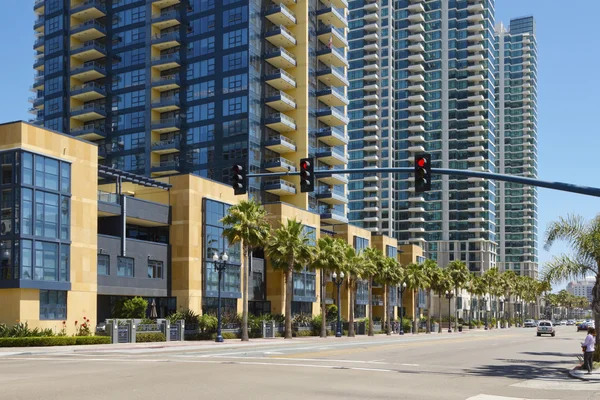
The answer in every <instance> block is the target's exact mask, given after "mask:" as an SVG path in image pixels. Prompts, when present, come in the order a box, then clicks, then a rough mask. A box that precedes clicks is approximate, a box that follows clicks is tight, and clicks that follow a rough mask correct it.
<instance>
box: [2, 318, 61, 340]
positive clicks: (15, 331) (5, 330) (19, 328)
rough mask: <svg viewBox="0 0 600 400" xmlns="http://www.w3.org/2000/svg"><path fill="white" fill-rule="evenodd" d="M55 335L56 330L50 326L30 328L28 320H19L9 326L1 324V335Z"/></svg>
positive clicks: (9, 336)
mask: <svg viewBox="0 0 600 400" xmlns="http://www.w3.org/2000/svg"><path fill="white" fill-rule="evenodd" d="M50 336H54V331H53V330H52V329H50V328H47V329H41V330H40V329H39V328H33V329H30V328H29V325H28V324H27V322H19V323H17V324H16V325H13V326H8V325H5V324H0V337H8V338H18V337H50Z"/></svg>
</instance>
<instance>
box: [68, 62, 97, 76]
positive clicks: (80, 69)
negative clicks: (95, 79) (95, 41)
mask: <svg viewBox="0 0 600 400" xmlns="http://www.w3.org/2000/svg"><path fill="white" fill-rule="evenodd" d="M91 69H97V70H98V71H99V72H100V73H101V74H103V75H106V69H105V67H104V65H103V64H100V63H99V62H97V61H88V62H85V63H83V65H78V66H75V67H73V68H71V74H72V75H74V74H79V73H81V72H83V71H87V70H91Z"/></svg>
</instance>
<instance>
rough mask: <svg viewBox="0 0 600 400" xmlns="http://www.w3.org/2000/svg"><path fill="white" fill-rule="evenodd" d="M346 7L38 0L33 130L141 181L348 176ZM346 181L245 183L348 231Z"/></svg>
mask: <svg viewBox="0 0 600 400" xmlns="http://www.w3.org/2000/svg"><path fill="white" fill-rule="evenodd" d="M347 7H348V4H347V2H346V0H310V1H296V0H274V1H270V0H250V1H245V0H222V1H219V0H154V1H152V0H112V1H100V0H85V1H84V0H80V1H78V0H37V1H36V2H35V5H34V11H35V12H36V14H37V15H38V17H37V20H36V22H35V24H34V29H35V32H36V41H35V44H34V49H35V50H36V60H35V64H34V68H35V69H36V77H35V81H34V85H33V87H32V89H33V90H34V91H35V92H36V97H35V98H33V99H32V102H33V108H32V112H33V113H34V114H35V115H36V117H35V122H36V123H37V124H39V125H43V126H45V127H47V128H50V129H54V130H57V131H60V132H66V133H70V134H71V135H73V136H76V137H79V138H83V139H87V140H91V141H94V142H96V143H97V144H98V145H99V154H100V158H101V159H102V160H101V162H102V163H103V164H106V165H108V166H110V167H114V168H117V169H121V170H125V171H129V172H133V173H137V174H141V175H146V176H152V177H156V176H163V175H169V174H176V173H180V172H181V173H185V172H192V173H196V174H198V175H200V176H203V177H207V178H210V179H214V180H217V181H221V182H228V181H229V175H230V170H231V166H232V165H234V164H236V163H246V162H248V163H249V169H250V171H252V172H259V171H265V170H267V171H272V172H275V171H288V170H289V171H295V170H296V168H297V164H298V162H299V160H300V159H301V158H304V157H308V156H313V157H315V158H316V168H317V169H331V170H334V169H338V168H345V167H346V163H347V158H346V144H347V143H348V139H347V135H346V125H347V123H348V118H347V117H346V106H347V104H348V100H347V97H346V94H345V92H346V90H345V88H346V86H347V85H348V81H347V77H346V69H347V67H348V61H347V59H346V47H347V39H346V32H347V27H348V22H347V19H346V14H347ZM346 183H347V179H346V178H345V177H344V176H343V175H336V174H332V175H331V176H329V177H323V178H320V179H318V182H317V185H316V191H315V192H314V193H311V194H304V193H300V190H299V188H298V187H297V185H298V178H297V177H284V178H281V179H274V180H265V181H261V180H256V179H252V180H251V181H250V193H251V194H253V195H254V196H255V197H257V198H259V199H260V200H262V201H264V202H273V201H283V202H286V203H290V204H294V205H296V206H298V207H301V208H304V209H309V210H311V211H313V212H318V213H320V214H321V216H322V220H323V222H324V223H327V224H336V223H344V222H347V219H346V217H345V214H346V213H345V205H346V203H347V195H346Z"/></svg>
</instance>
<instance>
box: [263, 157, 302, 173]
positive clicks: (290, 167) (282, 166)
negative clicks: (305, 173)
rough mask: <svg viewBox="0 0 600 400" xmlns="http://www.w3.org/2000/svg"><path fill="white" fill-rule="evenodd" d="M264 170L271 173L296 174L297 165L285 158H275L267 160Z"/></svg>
mask: <svg viewBox="0 0 600 400" xmlns="http://www.w3.org/2000/svg"><path fill="white" fill-rule="evenodd" d="M263 168H264V169H266V170H267V171H270V172H288V171H290V172H296V164H294V162H293V161H291V160H288V159H287V158H283V157H274V158H271V159H268V160H265V163H264V165H263Z"/></svg>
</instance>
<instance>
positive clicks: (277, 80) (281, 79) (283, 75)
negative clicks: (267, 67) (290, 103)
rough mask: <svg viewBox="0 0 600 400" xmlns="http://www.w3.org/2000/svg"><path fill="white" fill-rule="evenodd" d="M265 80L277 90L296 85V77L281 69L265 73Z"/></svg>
mask: <svg viewBox="0 0 600 400" xmlns="http://www.w3.org/2000/svg"><path fill="white" fill-rule="evenodd" d="M265 82H267V83H268V84H269V85H271V86H272V87H274V88H275V89H278V90H290V89H293V88H295V87H296V79H295V78H294V77H293V76H292V75H290V74H289V73H287V72H285V71H284V70H282V69H279V70H277V71H275V72H274V73H271V74H268V75H266V76H265Z"/></svg>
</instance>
